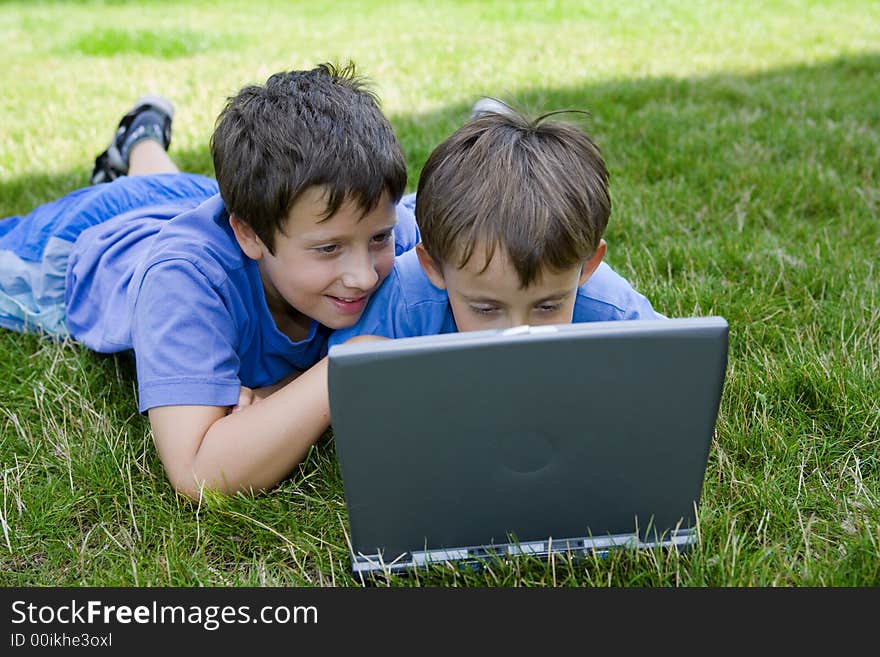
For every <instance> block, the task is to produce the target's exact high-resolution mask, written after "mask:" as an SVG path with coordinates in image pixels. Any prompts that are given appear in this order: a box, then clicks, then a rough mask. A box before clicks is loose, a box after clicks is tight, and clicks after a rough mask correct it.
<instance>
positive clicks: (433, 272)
mask: <svg viewBox="0 0 880 657" xmlns="http://www.w3.org/2000/svg"><path fill="white" fill-rule="evenodd" d="M416 255H417V256H418V257H419V264H420V265H421V266H422V269H424V270H425V275H426V276H427V277H428V280H429V281H431V284H432V285H433V286H434V287H438V288H440V289H441V290H445V289H446V279H444V278H443V269H442V268H441V267H440V264H439V263H438V262H437V261H436V260H434V258H432V257H431V256H430V255H428V252H427V251H425V247H424V246H422V244H421V243H419V244H416Z"/></svg>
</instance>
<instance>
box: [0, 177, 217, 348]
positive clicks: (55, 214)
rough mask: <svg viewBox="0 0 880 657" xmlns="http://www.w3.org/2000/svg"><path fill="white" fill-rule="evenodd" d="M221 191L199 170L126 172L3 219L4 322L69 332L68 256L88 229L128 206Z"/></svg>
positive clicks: (189, 202)
mask: <svg viewBox="0 0 880 657" xmlns="http://www.w3.org/2000/svg"><path fill="white" fill-rule="evenodd" d="M217 193H218V188H217V182H216V181H215V180H213V179H211V178H207V177H205V176H200V175H197V174H190V173H163V174H157V175H151V176H123V177H121V178H117V179H116V180H114V181H113V182H111V183H103V184H100V185H94V186H91V187H85V188H83V189H78V190H76V191H74V192H71V193H70V194H67V195H65V196H62V197H61V198H59V199H57V200H55V201H52V202H50V203H46V204H45V205H41V206H39V207H38V208H36V209H35V210H33V211H32V212H30V213H29V214H26V215H20V216H13V217H8V218H6V219H2V220H0V326H2V327H3V328H7V329H11V330H13V331H19V332H43V333H47V334H49V335H51V336H54V337H58V338H63V337H66V336H67V335H68V330H67V325H66V323H65V307H64V281H65V276H66V272H67V262H68V259H69V255H70V251H71V249H72V248H73V245H74V243H75V242H76V239H77V237H79V234H80V233H81V232H82V231H83V230H85V229H86V228H89V227H90V226H95V225H97V224H100V223H103V222H104V221H107V220H108V219H112V218H113V217H116V216H118V215H120V214H123V213H126V212H134V211H137V210H143V211H144V216H149V215H150V208H155V207H157V206H162V209H163V213H162V214H167V213H168V207H169V206H178V205H179V206H180V212H184V211H186V210H188V209H190V208H194V207H195V206H197V205H199V204H200V203H202V202H203V201H205V200H207V199H208V198H210V197H211V196H214V195H215V194H217Z"/></svg>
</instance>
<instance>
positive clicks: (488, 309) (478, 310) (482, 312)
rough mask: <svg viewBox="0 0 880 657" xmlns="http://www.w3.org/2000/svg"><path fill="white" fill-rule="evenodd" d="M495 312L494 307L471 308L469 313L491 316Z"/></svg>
mask: <svg viewBox="0 0 880 657" xmlns="http://www.w3.org/2000/svg"><path fill="white" fill-rule="evenodd" d="M496 310H497V308H495V306H471V312H473V313H475V314H477V315H491V314H492V313H494V312H495V311H496Z"/></svg>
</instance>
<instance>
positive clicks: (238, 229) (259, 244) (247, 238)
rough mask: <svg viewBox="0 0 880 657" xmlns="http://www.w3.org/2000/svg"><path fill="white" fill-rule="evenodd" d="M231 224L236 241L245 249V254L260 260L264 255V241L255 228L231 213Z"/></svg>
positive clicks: (252, 258)
mask: <svg viewBox="0 0 880 657" xmlns="http://www.w3.org/2000/svg"><path fill="white" fill-rule="evenodd" d="M229 225H230V226H231V227H232V232H233V233H234V234H235V241H236V242H238V245H239V246H240V247H241V250H242V251H244V253H245V255H246V256H247V257H248V258H250V259H251V260H259V259H260V258H262V257H263V249H265V248H266V247H265V246H264V245H263V241H262V240H261V239H260V238H259V237H258V236H257V234H256V233H255V232H254V229H253V228H251V227H250V225H248V224H247V223H245V222H244V221H242V220H241V219H239V218H238V217H237V216H236V215H234V214H230V215H229Z"/></svg>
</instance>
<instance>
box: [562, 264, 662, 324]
mask: <svg viewBox="0 0 880 657" xmlns="http://www.w3.org/2000/svg"><path fill="white" fill-rule="evenodd" d="M624 319H666V317H665V316H663V315H661V314H660V313H658V312H657V311H655V310H654V308H653V306H651V302H650V301H648V299H647V298H646V297H645V296H644V295H643V294H640V293H639V292H636V290H635V289H634V288H633V286H632V285H630V283H629V281H627V280H626V279H625V278H624V277H623V276H621V275H620V274H618V273H617V272H616V271H614V270H613V269H611V267H609V266H608V265H607V264H606V263H604V262H603V263H601V264H600V265H599V267H598V268H597V269H596V271H595V272H594V273H593V275H592V276H590V278H589V279H588V280H587V282H586V283H584V284H583V285H582V286H581V287H580V288H578V295H577V299H576V300H575V306H574V317H573V318H572V321H573V322H601V321H616V320H624Z"/></svg>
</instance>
